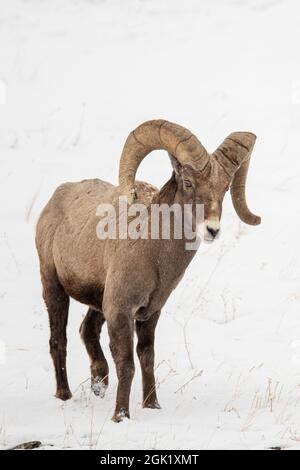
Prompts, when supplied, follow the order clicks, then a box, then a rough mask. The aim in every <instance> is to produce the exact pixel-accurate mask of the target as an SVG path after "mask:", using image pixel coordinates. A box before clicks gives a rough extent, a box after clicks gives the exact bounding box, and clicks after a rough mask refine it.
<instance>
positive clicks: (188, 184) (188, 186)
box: [184, 180, 193, 188]
mask: <svg viewBox="0 0 300 470" xmlns="http://www.w3.org/2000/svg"><path fill="white" fill-rule="evenodd" d="M184 185H185V187H186V188H191V187H192V186H193V185H192V183H191V182H190V181H189V180H185V181H184Z"/></svg>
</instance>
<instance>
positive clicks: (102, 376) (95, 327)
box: [79, 308, 108, 398]
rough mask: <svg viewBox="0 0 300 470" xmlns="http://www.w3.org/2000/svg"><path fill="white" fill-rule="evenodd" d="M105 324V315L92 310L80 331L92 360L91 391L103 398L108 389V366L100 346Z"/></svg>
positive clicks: (89, 311)
mask: <svg viewBox="0 0 300 470" xmlns="http://www.w3.org/2000/svg"><path fill="white" fill-rule="evenodd" d="M104 322H105V318H104V316H103V313H102V312H100V311H97V310H93V309H91V308H90V309H89V310H88V312H87V314H86V316H85V319H84V320H83V322H82V324H81V326H80V330H79V331H80V335H81V338H82V340H83V342H84V344H85V347H86V350H87V353H88V355H89V358H90V363H91V365H90V368H91V389H92V391H93V392H94V394H95V395H96V396H99V397H101V398H103V397H104V395H105V392H106V389H107V387H108V364H107V361H106V359H105V356H104V354H103V351H102V348H101V345H100V333H101V329H102V326H103V324H104Z"/></svg>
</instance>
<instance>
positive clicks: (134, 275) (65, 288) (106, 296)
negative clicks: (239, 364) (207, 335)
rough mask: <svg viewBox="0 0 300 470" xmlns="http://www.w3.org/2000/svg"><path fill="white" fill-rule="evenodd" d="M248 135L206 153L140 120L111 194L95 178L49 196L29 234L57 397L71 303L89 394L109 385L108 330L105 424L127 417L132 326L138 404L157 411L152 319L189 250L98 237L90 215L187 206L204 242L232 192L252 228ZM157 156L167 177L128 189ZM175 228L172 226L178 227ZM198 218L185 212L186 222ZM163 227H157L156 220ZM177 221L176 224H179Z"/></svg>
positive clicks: (63, 382) (169, 128)
mask: <svg viewBox="0 0 300 470" xmlns="http://www.w3.org/2000/svg"><path fill="white" fill-rule="evenodd" d="M255 140H256V137H255V135H254V134H252V133H250V132H234V133H232V134H230V135H229V136H228V137H227V138H226V139H225V140H224V142H223V143H222V144H221V145H220V146H219V147H218V148H217V150H216V151H215V152H214V153H212V154H209V153H208V152H207V151H206V150H205V148H204V147H203V145H202V144H201V143H200V142H199V140H198V139H197V138H196V137H195V136H194V135H193V134H192V133H191V132H190V131H188V130H187V129H185V128H184V127H181V126H179V125H177V124H173V123H171V122H168V121H164V120H153V121H148V122H145V123H144V124H142V125H140V126H139V127H138V128H137V129H135V130H134V131H133V132H131V133H130V134H129V136H128V138H127V140H126V143H125V145H124V148H123V152H122V156H121V160H120V170H119V186H113V185H112V184H110V183H107V182H105V181H102V180H99V179H94V180H84V181H81V182H78V183H66V184H63V185H61V186H59V187H58V188H57V190H56V191H55V193H54V194H53V196H52V198H51V199H50V201H49V202H48V204H47V205H46V207H45V208H44V210H43V212H42V214H41V216H40V218H39V221H38V224H37V230H36V246H37V250H38V254H39V259H40V272H41V280H42V285H43V297H44V300H45V303H46V306H47V310H48V314H49V321H50V330H51V336H50V353H51V356H52V359H53V362H54V367H55V373H56V383H57V391H56V397H57V398H60V399H61V400H67V399H69V398H70V397H71V396H72V395H71V392H70V389H69V385H68V378H67V370H66V345H67V336H66V326H67V320H68V309H69V299H70V297H72V298H74V299H76V300H77V301H79V302H81V303H83V304H86V305H87V306H88V307H89V309H88V312H87V314H86V316H85V318H84V320H83V322H82V325H81V327H80V333H81V337H82V339H83V341H84V343H85V346H86V349H87V352H88V355H89V358H90V368H91V387H92V390H93V391H94V393H95V394H96V395H103V394H104V392H105V389H106V388H107V386H108V364H107V361H106V359H105V357H104V354H103V351H102V349H101V345H100V332H101V328H102V326H103V324H104V322H105V321H106V322H107V327H108V333H109V338H110V350H111V353H112V356H113V359H114V362H115V366H116V371H117V376H118V389H117V399H116V407H115V412H114V415H113V418H112V419H113V420H114V421H116V422H119V421H121V420H122V419H123V418H124V417H128V418H129V396H130V389H131V383H132V379H133V376H134V370H135V369H134V350H133V348H134V346H133V336H134V327H135V329H136V333H137V338H138V342H137V354H138V357H139V360H140V365H141V370H142V381H143V406H144V407H147V408H158V407H159V404H158V400H157V396H156V389H155V378H154V334H155V328H156V325H157V321H158V319H159V316H160V312H161V309H162V307H163V306H164V304H165V302H166V301H167V299H168V297H169V295H170V293H171V292H172V291H173V289H174V288H175V287H176V285H177V284H178V282H179V281H180V279H181V278H182V276H183V274H184V272H185V270H186V268H187V266H188V265H189V263H190V261H191V260H192V258H193V256H194V255H195V252H196V250H187V249H186V242H187V240H186V238H185V236H184V235H183V237H182V238H176V237H175V236H174V235H172V233H171V236H170V237H169V238H168V239H166V238H163V237H159V238H156V239H153V238H151V237H149V238H146V237H140V238H137V239H132V238H130V237H117V238H109V237H107V238H106V239H102V240H101V239H99V236H97V224H98V222H99V217H98V216H97V208H98V207H99V205H101V204H111V205H112V206H113V207H115V208H117V206H118V205H119V203H120V196H126V197H127V201H128V204H129V206H128V207H132V204H133V203H136V202H138V203H141V204H144V206H145V207H147V208H148V207H150V205H151V204H153V203H155V204H159V205H162V204H165V205H167V206H171V205H173V204H174V203H176V204H178V205H179V206H182V207H183V206H184V205H185V204H189V205H190V207H191V206H192V207H194V205H196V204H202V205H203V206H202V207H204V222H203V223H202V226H204V230H205V234H204V236H205V238H206V239H208V240H213V239H214V238H215V237H217V235H218V232H219V229H220V218H221V211H222V202H223V198H224V195H225V193H226V191H227V190H228V189H229V188H230V189H231V196H232V201H233V205H234V207H235V210H236V212H237V214H238V216H239V217H240V219H241V220H242V221H244V222H245V223H247V224H251V225H257V224H259V223H260V218H259V217H258V216H255V215H253V214H252V213H251V212H250V211H249V209H248V207H247V203H246V198H245V183H246V178H247V172H248V167H249V161H250V156H251V152H252V149H253V146H254V143H255ZM157 149H164V150H166V151H167V152H168V153H169V155H170V158H171V163H172V166H173V173H172V176H171V178H170V179H169V181H168V182H167V183H166V184H165V185H164V186H163V187H162V189H160V190H158V189H156V188H154V187H153V186H151V185H149V184H147V183H144V182H138V181H135V175H136V172H137V169H138V166H139V164H140V163H141V161H142V160H143V158H144V157H145V156H146V155H147V154H149V153H150V152H151V151H153V150H157ZM180 220H181V219H180ZM196 222H197V220H196V219H195V217H194V212H193V211H192V224H195V223H196ZM162 223H163V222H162ZM182 223H183V222H182Z"/></svg>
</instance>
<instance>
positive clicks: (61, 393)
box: [55, 389, 72, 401]
mask: <svg viewBox="0 0 300 470" xmlns="http://www.w3.org/2000/svg"><path fill="white" fill-rule="evenodd" d="M55 397H56V398H59V399H60V400H63V401H66V400H70V398H72V393H71V392H70V390H68V389H62V390H57V392H56V394H55Z"/></svg>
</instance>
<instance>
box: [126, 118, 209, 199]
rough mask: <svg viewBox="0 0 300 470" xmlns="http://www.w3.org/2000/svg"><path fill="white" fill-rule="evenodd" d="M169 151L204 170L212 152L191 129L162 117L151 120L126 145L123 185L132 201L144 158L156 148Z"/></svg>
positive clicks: (196, 167) (182, 160) (182, 161)
mask: <svg viewBox="0 0 300 470" xmlns="http://www.w3.org/2000/svg"><path fill="white" fill-rule="evenodd" d="M159 149H163V150H167V152H169V153H170V154H172V155H173V156H174V157H175V158H176V160H178V161H179V163H180V164H181V165H184V164H187V163H188V164H189V165H191V166H192V167H193V168H195V170H196V171H202V170H203V168H204V167H205V166H206V164H207V163H208V162H209V158H210V157H209V154H208V153H207V151H206V150H205V148H204V147H203V145H202V144H201V143H200V142H199V140H198V139H197V137H195V136H194V135H193V134H192V133H191V132H190V131H189V130H187V129H185V128H184V127H182V126H179V125H178V124H173V123H172V122H168V121H164V120H162V119H158V120H154V121H147V122H144V124H141V125H140V126H139V127H137V128H136V129H135V130H134V131H132V132H131V133H130V134H129V136H128V138H127V140H126V142H125V145H124V148H123V152H122V155H121V160H120V168H119V186H120V188H121V191H122V193H123V194H125V195H126V196H127V198H128V200H129V203H131V202H132V201H133V199H134V197H135V191H134V181H135V175H136V172H137V169H138V167H139V165H140V163H141V161H142V160H143V159H144V158H145V157H146V155H148V154H149V153H150V152H152V151H153V150H159Z"/></svg>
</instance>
